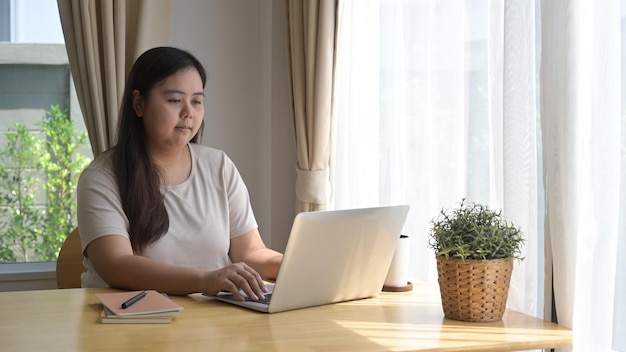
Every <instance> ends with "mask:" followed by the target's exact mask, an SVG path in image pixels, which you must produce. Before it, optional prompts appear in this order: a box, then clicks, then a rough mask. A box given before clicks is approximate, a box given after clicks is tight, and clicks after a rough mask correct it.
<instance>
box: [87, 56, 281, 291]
mask: <svg viewBox="0 0 626 352" xmlns="http://www.w3.org/2000/svg"><path fill="white" fill-rule="evenodd" d="M205 83H206V74H205V71H204V68H203V67H202V65H201V64H200V62H199V61H198V60H197V59H196V58H195V57H194V56H192V55H191V54H189V53H188V52H186V51H183V50H180V49H176V48H171V47H158V48H154V49H151V50H148V51H146V52H145V53H143V54H142V55H141V56H140V57H139V58H138V59H137V61H136V62H135V64H134V65H133V68H132V70H131V72H130V75H129V78H128V81H127V83H126V88H125V91H124V96H123V99H122V105H121V109H120V116H119V124H118V134H117V138H118V143H117V145H116V146H115V147H113V148H112V149H111V150H109V151H107V152H105V153H103V154H102V155H100V156H98V157H97V158H96V159H95V160H94V161H93V162H92V164H91V165H90V166H89V167H88V168H87V169H85V171H84V172H83V173H82V175H81V177H80V180H79V184H78V227H79V231H80V235H81V241H82V246H83V252H84V254H85V258H86V259H85V266H86V268H87V272H85V273H83V276H82V282H83V286H84V287H101V286H111V287H116V288H122V289H129V290H139V289H154V290H157V291H160V292H166V293H169V294H178V295H184V294H189V293H194V292H202V293H205V294H209V295H213V294H216V293H217V292H219V291H220V290H227V291H230V292H231V293H233V294H234V295H235V296H237V297H238V298H239V299H243V297H242V295H241V294H240V291H243V292H244V293H245V294H246V295H248V296H249V297H251V298H253V299H262V298H264V293H266V292H267V290H266V288H265V286H264V284H263V279H264V278H269V279H271V278H275V277H276V275H277V273H278V269H279V266H280V263H281V260H282V254H280V253H278V252H275V251H273V250H271V249H269V248H267V247H266V246H265V245H264V243H263V241H262V239H261V236H260V234H259V231H258V228H257V223H256V220H255V218H254V214H253V212H252V208H251V206H250V201H249V196H248V191H247V189H246V186H245V185H244V183H243V180H242V179H241V176H240V175H239V173H238V171H237V169H236V167H235V165H234V164H233V163H232V161H231V160H230V159H229V158H228V157H227V156H226V154H225V153H224V152H222V151H219V150H216V149H213V148H209V147H205V146H201V145H199V144H197V143H196V142H197V141H198V140H199V137H200V136H199V135H200V134H201V130H202V128H203V126H204V122H203V118H204V104H203V103H204V87H205Z"/></svg>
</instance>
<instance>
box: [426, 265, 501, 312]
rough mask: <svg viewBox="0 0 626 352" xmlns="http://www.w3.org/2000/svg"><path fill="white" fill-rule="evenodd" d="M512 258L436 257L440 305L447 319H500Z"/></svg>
mask: <svg viewBox="0 0 626 352" xmlns="http://www.w3.org/2000/svg"><path fill="white" fill-rule="evenodd" d="M512 270H513V258H505V259H493V260H466V261H465V262H463V261H462V260H460V259H453V258H445V257H437V272H438V277H439V290H440V293H441V304H442V306H443V313H444V315H445V316H446V318H449V319H454V320H460V321H469V322H492V321H499V320H501V319H502V316H503V315H504V311H505V309H506V301H507V298H508V295H509V284H510V282H511V272H512Z"/></svg>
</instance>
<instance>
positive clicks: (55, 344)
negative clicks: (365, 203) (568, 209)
mask: <svg viewBox="0 0 626 352" xmlns="http://www.w3.org/2000/svg"><path fill="white" fill-rule="evenodd" d="M435 288H436V286H435ZM112 291H114V290H111V289H65V290H40V291H23V292H3V293H0V305H2V307H3V308H4V310H5V311H4V314H3V315H2V317H0V342H1V343H2V348H1V349H2V350H3V351H20V352H23V351H43V350H51V349H53V350H59V351H92V350H103V351H129V350H130V351H134V350H145V351H148V350H149V351H153V350H159V351H173V352H183V351H197V350H211V351H246V352H247V351H420V350H428V351H516V350H524V349H541V348H557V347H567V346H571V344H572V338H571V330H569V329H565V328H563V327H560V326H558V325H555V324H552V323H548V322H544V321H542V320H540V319H536V318H533V317H530V316H527V315H524V314H521V313H517V312H514V311H507V313H505V315H504V318H503V320H502V321H501V322H496V323H464V322H457V321H453V320H448V319H444V317H443V311H442V309H441V304H440V303H439V300H438V296H437V294H436V293H437V290H436V289H433V285H430V286H429V285H414V290H413V291H411V292H401V293H396V292H394V293H392V292H382V293H381V294H380V295H379V296H378V297H375V298H371V299H365V300H358V301H352V302H344V303H339V304H332V305H325V306H320V307H313V308H307V309H299V310H294V311H287V312H282V313H276V314H266V313H259V312H256V311H251V310H248V309H245V308H241V307H237V306H233V305H230V304H227V303H223V302H218V301H216V300H214V299H212V298H209V297H206V296H202V295H192V296H190V297H172V299H173V300H174V301H176V302H177V303H179V304H180V305H181V306H183V307H184V310H183V311H182V312H181V314H180V316H177V317H176V318H175V319H174V321H173V322H172V323H171V324H147V325H141V324H133V325H128V324H121V325H119V324H100V323H99V322H98V316H99V313H100V311H101V309H102V308H101V305H100V304H99V302H98V300H97V299H96V297H95V293H98V292H112Z"/></svg>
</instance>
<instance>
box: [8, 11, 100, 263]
mask: <svg viewBox="0 0 626 352" xmlns="http://www.w3.org/2000/svg"><path fill="white" fill-rule="evenodd" d="M0 9H2V11H1V12H0V19H1V21H0V41H1V42H0V63H1V64H0V89H1V90H2V92H0V262H1V263H20V262H40V261H43V262H46V261H55V260H56V256H57V254H58V250H59V249H60V246H61V244H62V243H63V240H64V239H65V237H66V236H67V235H68V234H69V232H70V231H71V229H73V228H74V227H75V226H76V219H75V217H76V216H75V207H76V205H75V204H76V202H75V199H74V189H75V181H76V178H77V175H78V174H79V173H80V171H82V168H84V167H85V166H86V165H87V163H88V162H89V161H90V158H91V157H92V153H91V151H90V148H89V144H88V140H87V138H86V133H85V130H86V129H85V126H84V123H83V119H82V115H81V112H80V108H79V105H78V101H77V99H76V94H75V91H74V87H73V82H72V78H71V74H70V69H69V63H68V59H67V53H66V51H65V45H64V40H63V34H62V30H61V24H60V19H59V14H58V9H57V2H56V0H36V1H29V0H11V1H9V0H0Z"/></svg>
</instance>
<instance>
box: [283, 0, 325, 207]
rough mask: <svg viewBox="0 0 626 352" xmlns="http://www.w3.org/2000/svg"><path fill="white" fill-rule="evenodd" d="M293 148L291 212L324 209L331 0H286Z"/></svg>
mask: <svg viewBox="0 0 626 352" xmlns="http://www.w3.org/2000/svg"><path fill="white" fill-rule="evenodd" d="M286 8H287V35H288V43H287V45H288V54H289V73H290V81H291V92H292V99H293V117H294V126H295V137H296V149H297V158H298V163H297V169H296V171H297V178H296V211H297V212H303V211H312V210H323V209H326V203H327V201H328V199H327V197H328V194H329V189H330V181H329V180H330V177H329V175H330V152H331V146H330V140H331V135H330V134H331V113H332V95H333V74H334V66H335V37H336V36H335V33H336V25H337V24H336V17H335V13H336V9H337V1H336V0H317V1H315V0H311V1H302V0H287V3H286Z"/></svg>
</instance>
